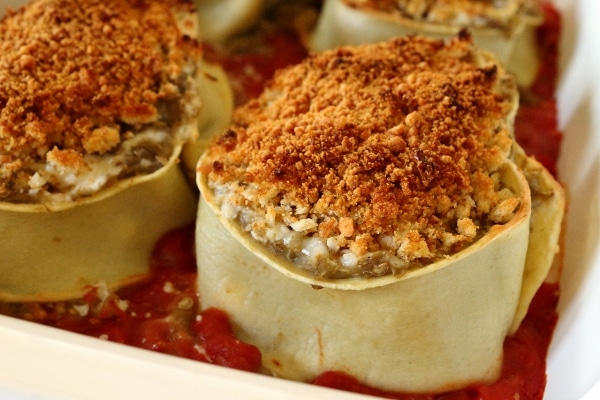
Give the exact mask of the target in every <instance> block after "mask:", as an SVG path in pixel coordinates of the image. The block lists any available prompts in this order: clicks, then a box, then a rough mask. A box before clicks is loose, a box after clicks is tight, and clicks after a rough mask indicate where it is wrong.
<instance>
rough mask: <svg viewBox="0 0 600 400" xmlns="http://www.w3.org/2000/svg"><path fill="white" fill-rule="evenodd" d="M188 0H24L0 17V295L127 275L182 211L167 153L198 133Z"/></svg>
mask: <svg viewBox="0 0 600 400" xmlns="http://www.w3.org/2000/svg"><path fill="white" fill-rule="evenodd" d="M196 18H197V17H196V14H195V11H194V7H193V4H191V3H190V2H187V1H183V0H172V1H153V0H148V1H135V2H133V1H116V0H103V1H96V0H85V1H74V0H37V1H33V2H31V3H29V4H28V5H26V6H24V7H23V8H21V9H19V10H17V11H12V12H8V14H7V15H6V16H5V17H4V18H3V19H2V21H1V22H0V43H1V46H2V52H1V54H0V160H1V163H0V200H1V202H0V231H1V232H2V238H3V245H2V254H1V255H0V299H1V300H5V301H28V300H36V301H41V300H60V299H65V298H72V297H77V296H81V294H82V293H83V291H84V290H85V288H86V287H87V286H89V285H93V284H99V283H102V284H106V285H107V286H109V287H110V288H116V287H119V286H121V285H124V284H126V283H129V282H132V281H135V280H138V279H140V278H141V277H142V276H143V275H144V274H145V273H146V272H147V270H148V268H149V258H150V253H151V249H152V247H153V245H154V243H155V242H156V240H157V239H158V238H159V236H160V235H162V234H164V233H165V232H166V231H167V230H169V229H171V228H174V227H177V226H181V225H184V224H188V223H191V222H193V218H194V215H195V210H196V204H197V199H196V196H195V193H194V191H193V190H192V189H190V185H189V183H188V182H187V181H186V178H185V175H184V173H183V172H182V170H181V168H180V166H179V165H178V164H179V161H178V160H179V156H180V153H181V149H182V146H183V145H184V144H185V143H186V142H188V141H189V140H190V139H191V138H192V137H194V136H195V135H196V134H197V133H196V130H197V126H196V124H197V120H198V116H199V113H200V111H201V99H200V90H201V80H202V77H201V75H204V70H203V69H202V68H201V60H202V51H201V47H200V45H199V43H198V42H197V40H196V39H195V37H196V30H197V19H196Z"/></svg>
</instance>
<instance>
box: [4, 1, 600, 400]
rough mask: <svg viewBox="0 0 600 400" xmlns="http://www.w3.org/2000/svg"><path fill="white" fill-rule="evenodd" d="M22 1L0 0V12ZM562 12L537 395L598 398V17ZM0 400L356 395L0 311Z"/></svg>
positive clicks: (574, 6)
mask: <svg viewBox="0 0 600 400" xmlns="http://www.w3.org/2000/svg"><path fill="white" fill-rule="evenodd" d="M21 3H23V1H18V0H10V1H0V10H4V9H5V8H6V7H9V6H10V7H12V6H16V5H19V4H21ZM554 4H556V6H557V7H558V8H559V10H560V11H561V13H562V16H563V35H562V43H561V71H562V73H561V80H560V84H559V90H558V93H557V97H558V107H559V124H560V128H561V130H562V131H563V133H564V139H563V146H562V153H561V158H560V161H559V171H560V172H559V173H560V177H561V180H562V181H563V182H565V183H566V186H567V188H568V192H569V195H570V208H569V213H568V217H567V218H568V219H567V231H566V242H565V251H564V264H565V270H564V272H563V276H562V281H561V290H562V294H561V300H560V303H559V313H560V318H559V322H558V325H557V327H556V331H555V334H554V337H553V341H552V344H551V346H550V351H549V356H548V368H547V371H548V384H547V388H546V395H545V399H546V400H576V399H579V400H594V399H600V339H598V338H600V313H599V312H598V310H599V309H600V290H597V287H598V286H600V53H598V52H597V51H596V50H597V49H598V48H600V25H599V24H598V23H597V21H596V17H597V16H598V15H600V2H599V1H598V0H578V1H570V0H554ZM0 360H1V361H0V400H4V399H11V400H56V399H107V398H110V399H131V398H144V399H148V400H150V399H165V398H178V399H179V400H184V399H197V398H211V399H228V398H244V399H253V398H256V399H306V398H321V399H359V398H365V396H361V395H356V394H352V393H347V392H342V391H337V390H331V389H325V388H320V387H315V386H312V385H307V384H302V383H296V382H289V381H285V380H282V379H277V378H270V377H266V376H261V375H258V374H252V373H245V372H240V371H235V370H231V369H226V368H222V367H216V366H213V365H208V364H204V363H200V362H194V361H189V360H185V359H182V358H177V357H172V356H166V355H162V354H158V353H153V352H150V351H146V350H141V349H137V348H133V347H128V346H124V345H119V344H116V343H110V342H105V341H102V340H99V339H95V338H90V337H85V336H82V335H77V334H72V333H69V332H65V331H61V330H58V329H54V328H49V327H46V326H42V325H37V324H33V323H29V322H25V321H20V320H16V319H13V318H8V317H4V316H0Z"/></svg>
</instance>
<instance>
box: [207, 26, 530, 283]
mask: <svg viewBox="0 0 600 400" xmlns="http://www.w3.org/2000/svg"><path fill="white" fill-rule="evenodd" d="M482 54H483V53H480V52H479V51H477V49H475V48H474V47H473V45H472V43H471V41H470V39H469V38H466V37H461V38H457V39H455V40H453V41H451V42H450V43H447V44H446V43H444V42H443V41H437V40H429V39H424V38H420V37H407V38H400V39H396V40H393V41H390V42H389V43H379V44H373V45H363V46H358V47H345V48H340V49H338V50H333V51H328V52H324V53H322V54H313V55H311V56H310V57H309V58H308V59H307V60H306V61H304V62H303V63H301V64H299V65H297V66H293V67H291V68H288V69H286V70H284V71H281V72H279V73H278V74H277V75H276V77H275V78H274V80H273V82H272V83H271V85H270V86H269V87H268V88H267V89H266V90H265V91H264V93H263V94H262V95H261V96H260V97H259V98H257V99H255V100H253V101H250V102H249V103H248V104H246V105H245V106H243V107H240V108H238V109H237V110H236V112H235V115H234V120H233V124H232V125H231V127H230V129H229V130H228V131H227V132H226V133H225V134H224V135H223V136H222V137H221V138H220V139H219V140H218V142H217V143H216V144H215V145H214V146H213V147H212V148H210V150H209V151H208V153H207V156H206V157H205V158H204V160H203V162H202V164H201V166H200V169H201V171H202V172H203V173H205V174H207V177H208V183H209V185H210V187H211V188H212V189H213V190H214V191H215V194H216V195H215V197H216V198H217V201H219V202H221V204H223V205H225V204H227V207H229V209H230V210H231V207H234V208H235V207H237V211H236V212H230V213H229V216H230V217H234V218H238V220H239V221H240V223H241V224H242V225H244V228H245V229H247V230H249V231H252V234H253V236H254V237H255V238H259V240H260V238H265V237H267V236H269V234H268V232H270V231H271V230H272V229H274V227H273V226H270V225H269V224H268V223H266V222H265V221H266V217H265V214H266V211H265V210H266V208H267V207H265V204H267V205H268V207H270V209H275V210H276V212H277V213H276V221H277V223H278V224H281V225H283V226H288V227H289V226H293V224H295V223H296V222H297V221H300V220H302V221H304V220H306V219H311V220H313V221H314V222H315V225H316V226H315V227H314V229H311V230H306V231H304V232H302V233H303V236H302V237H300V238H299V239H298V240H299V241H300V242H301V244H300V245H299V249H297V250H294V248H293V247H294V244H293V242H294V240H295V239H293V240H288V239H282V240H281V243H271V245H273V246H274V247H277V248H279V247H281V251H282V253H284V254H287V255H288V257H290V258H291V259H294V260H295V261H298V260H300V259H302V258H303V257H304V256H303V255H302V254H301V253H303V254H306V253H308V252H309V250H307V247H306V246H307V244H306V243H309V242H307V240H308V239H309V238H310V239H311V240H313V239H319V240H321V241H322V242H323V243H324V244H326V246H327V247H328V248H329V255H327V256H326V257H325V258H320V259H319V260H317V261H315V260H312V261H310V262H307V265H305V266H304V267H305V268H308V269H311V268H316V269H317V270H316V271H313V272H314V273H315V274H318V275H323V276H328V277H345V276H348V275H356V274H373V275H378V274H382V273H399V272H401V271H403V270H405V269H406V268H409V267H412V266H413V265H425V264H427V263H428V262H430V261H432V260H435V259H439V258H440V257H443V256H444V255H447V254H452V253H453V252H455V251H457V250H460V249H462V248H464V247H465V246H467V245H468V244H469V243H471V242H473V240H476V238H477V237H481V235H483V234H485V232H486V231H487V230H488V229H489V227H490V226H491V225H493V224H495V223H497V222H500V223H503V222H506V221H508V220H510V219H511V218H512V216H513V215H514V211H515V210H516V209H517V208H518V204H520V200H519V199H518V197H516V195H515V194H513V193H512V192H510V191H509V190H508V189H506V188H505V187H503V185H502V183H501V182H500V180H499V178H498V176H497V175H498V174H497V172H496V171H497V170H498V168H499V166H500V165H501V164H503V163H504V162H506V160H507V159H508V157H509V155H510V151H511V146H512V132H511V129H512V117H513V114H514V110H515V104H516V102H517V94H516V93H517V92H516V88H515V84H514V80H513V79H512V77H510V76H507V75H506V74H504V72H503V71H502V70H501V69H500V67H499V66H497V65H496V64H495V63H494V61H493V60H492V59H490V58H486V56H484V55H482ZM274 190H276V191H277V194H276V195H274V194H273V191H274ZM507 193H509V194H507ZM267 194H268V196H267ZM509 203H510V204H509ZM271 219H272V217H271ZM332 221H334V222H333V223H332ZM303 225H304V226H306V223H305V222H303ZM296 236H297V233H294V234H293V235H292V237H296ZM269 237H271V236H269ZM282 237H283V236H282ZM284 242H285V243H284ZM313 242H314V240H313ZM310 243H312V242H310ZM310 246H311V247H310V248H313V249H314V248H315V246H314V244H311V245H310ZM348 251H349V252H351V253H352V255H351V256H350V255H348ZM381 251H385V252H387V254H388V255H385V256H382V255H381V254H378V252H381ZM332 257H333V258H334V259H335V258H336V257H341V258H340V259H341V260H342V261H343V262H342V264H343V263H346V264H349V265H351V267H354V264H353V263H354V260H355V259H357V260H358V264H360V271H358V272H357V271H356V270H352V271H350V270H344V271H341V270H340V269H339V266H335V265H336V263H335V262H331V258H332ZM361 258H363V259H364V260H363V261H364V262H362V264H361V261H360V260H361ZM348 260H352V261H348ZM299 262H300V261H299ZM382 265H383V266H386V267H385V268H383V267H382ZM350 269H352V268H350Z"/></svg>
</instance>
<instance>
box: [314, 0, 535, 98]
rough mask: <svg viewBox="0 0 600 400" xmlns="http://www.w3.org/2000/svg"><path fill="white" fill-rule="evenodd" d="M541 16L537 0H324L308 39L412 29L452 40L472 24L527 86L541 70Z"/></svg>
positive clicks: (333, 40)
mask: <svg viewBox="0 0 600 400" xmlns="http://www.w3.org/2000/svg"><path fill="white" fill-rule="evenodd" d="M542 21H543V14H542V11H541V9H540V5H539V1H538V0H325V3H324V6H323V11H322V12H321V13H320V16H319V19H318V23H317V25H316V29H314V31H313V32H312V33H311V35H310V36H311V37H310V40H309V43H310V45H311V46H312V47H313V48H314V49H316V50H324V49H329V48H333V47H336V46H341V45H347V44H359V43H368V42H377V41H380V40H388V39H391V38H392V37H395V36H402V35H407V34H420V35H426V36H429V37H433V38H442V39H449V38H451V37H452V36H455V35H456V34H457V33H458V32H459V31H460V30H462V29H468V30H469V32H470V33H471V35H472V36H473V39H474V41H475V43H476V44H477V45H478V46H479V47H481V48H484V49H487V50H489V51H491V52H493V53H494V54H495V55H496V56H497V57H498V59H499V60H500V62H501V63H503V64H505V65H506V66H507V69H508V70H509V71H510V72H513V73H516V76H517V79H518V83H519V84H521V85H523V86H527V85H529V84H530V83H531V82H532V80H533V79H534V78H535V75H536V73H537V70H538V65H539V60H538V53H537V47H536V38H535V31H536V28H537V27H538V26H539V25H540V24H541V22H542Z"/></svg>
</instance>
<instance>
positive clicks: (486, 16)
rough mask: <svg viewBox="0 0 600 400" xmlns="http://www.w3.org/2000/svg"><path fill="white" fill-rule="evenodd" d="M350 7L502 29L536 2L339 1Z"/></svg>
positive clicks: (458, 0) (494, 0) (512, 0)
mask: <svg viewBox="0 0 600 400" xmlns="http://www.w3.org/2000/svg"><path fill="white" fill-rule="evenodd" d="M343 1H345V2H346V3H347V4H348V5H349V6H350V7H355V8H362V9H370V10H377V11H383V12H385V13H390V14H392V15H394V14H395V15H399V16H402V17H406V18H410V19H414V20H417V21H428V22H433V23H441V24H451V25H460V26H489V27H504V28H507V26H506V25H507V24H510V23H511V22H512V21H513V18H514V17H515V16H516V15H517V14H518V13H519V12H520V11H526V12H534V13H537V11H535V9H536V8H537V4H536V3H537V0H343Z"/></svg>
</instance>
